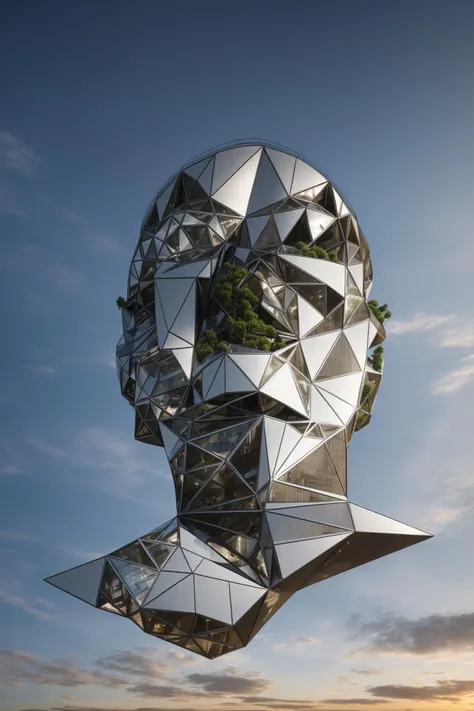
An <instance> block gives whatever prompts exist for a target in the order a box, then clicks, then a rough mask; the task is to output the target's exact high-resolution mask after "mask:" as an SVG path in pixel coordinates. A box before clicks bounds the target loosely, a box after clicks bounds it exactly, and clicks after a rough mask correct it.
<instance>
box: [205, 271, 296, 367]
mask: <svg viewBox="0 0 474 711" xmlns="http://www.w3.org/2000/svg"><path fill="white" fill-rule="evenodd" d="M224 267H225V268H226V270H227V273H226V275H225V276H224V277H221V279H219V281H218V282H217V285H216V296H217V298H218V300H219V302H220V304H221V306H222V308H223V309H224V311H225V312H226V316H225V318H224V323H223V326H224V328H225V331H224V334H223V338H220V337H219V335H218V333H217V332H216V331H215V330H213V329H209V330H207V331H204V333H203V340H202V341H201V342H200V343H198V344H197V346H196V352H197V356H198V359H199V360H200V361H201V360H203V358H205V357H206V356H208V355H210V354H211V353H219V352H220V353H222V352H228V351H229V350H230V345H231V344H232V343H235V344H238V345H242V346H246V347H247V348H255V349H256V350H259V351H275V350H278V349H279V348H283V347H284V346H285V345H286V341H283V340H281V339H280V338H279V337H278V333H277V330H276V328H275V327H274V326H271V325H270V324H267V323H265V321H264V320H263V319H262V318H260V317H259V316H258V314H257V313H256V312H255V308H256V307H257V305H258V303H259V298H258V296H257V295H256V294H255V293H254V292H253V291H252V290H251V289H250V288H249V286H248V285H247V284H245V283H244V280H245V278H246V277H247V276H248V269H246V268H245V267H238V266H236V265H235V264H231V263H230V262H226V263H225V264H224Z"/></svg>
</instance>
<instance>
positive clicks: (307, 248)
mask: <svg viewBox="0 0 474 711" xmlns="http://www.w3.org/2000/svg"><path fill="white" fill-rule="evenodd" d="M296 247H297V249H299V250H300V252H301V254H302V255H303V257H312V258H313V259H325V260H326V261H330V262H338V261H339V257H338V254H337V249H333V250H331V251H330V252H327V251H326V250H325V249H323V248H322V247H320V246H319V245H317V244H313V245H309V244H305V243H304V242H298V244H297V245H296Z"/></svg>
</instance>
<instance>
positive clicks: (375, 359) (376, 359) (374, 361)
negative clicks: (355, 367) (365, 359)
mask: <svg viewBox="0 0 474 711" xmlns="http://www.w3.org/2000/svg"><path fill="white" fill-rule="evenodd" d="M369 363H370V365H371V366H372V368H373V369H374V370H377V371H378V372H379V373H381V372H382V367H383V348H382V346H377V348H375V349H374V352H373V353H372V357H371V358H369Z"/></svg>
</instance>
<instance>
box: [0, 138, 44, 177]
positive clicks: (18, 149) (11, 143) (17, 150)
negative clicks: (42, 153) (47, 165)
mask: <svg viewBox="0 0 474 711" xmlns="http://www.w3.org/2000/svg"><path fill="white" fill-rule="evenodd" d="M38 162H39V158H38V156H37V155H36V153H35V152H34V150H33V149H32V148H31V147H30V146H27V145H26V143H24V141H22V140H21V138H18V136H14V135H13V133H10V131H6V130H5V129H0V164H1V166H3V168H10V169H13V170H16V171H19V172H20V173H24V174H25V175H32V174H33V173H34V172H35V170H36V167H37V165H38Z"/></svg>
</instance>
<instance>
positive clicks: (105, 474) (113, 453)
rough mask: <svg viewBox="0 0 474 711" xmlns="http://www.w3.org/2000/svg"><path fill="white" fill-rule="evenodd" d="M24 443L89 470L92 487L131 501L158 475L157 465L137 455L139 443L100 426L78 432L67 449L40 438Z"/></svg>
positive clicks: (47, 454)
mask: <svg viewBox="0 0 474 711" xmlns="http://www.w3.org/2000/svg"><path fill="white" fill-rule="evenodd" d="M26 444H27V445H28V446H29V447H30V448H31V449H33V450H35V451H36V452H40V453H41V454H44V455H46V456H49V457H52V458H54V459H65V460H67V461H68V462H69V463H70V464H71V465H76V466H82V467H87V468H89V469H91V470H92V471H93V472H94V479H93V482H94V485H96V486H98V487H99V488H101V489H103V490H105V491H107V492H110V491H111V490H112V491H113V493H115V494H116V495H118V496H122V497H124V498H129V499H130V498H133V496H132V494H133V492H134V491H136V490H137V489H138V488H139V487H140V486H142V485H143V484H145V483H146V482H147V480H148V479H149V477H150V475H152V476H154V477H156V476H157V475H160V473H161V472H160V467H159V463H158V464H157V466H156V467H152V466H150V465H149V464H147V463H146V462H145V461H144V460H143V459H141V458H140V457H139V456H137V451H136V447H138V446H140V445H139V444H137V443H136V442H135V441H132V442H130V441H129V440H126V439H125V438H124V437H121V436H120V435H119V434H115V433H111V432H107V431H106V430H104V429H103V428H101V427H90V428H87V429H85V430H82V431H81V432H78V433H77V434H76V435H75V436H74V437H73V439H72V440H71V442H70V443H69V445H68V446H67V447H64V446H57V445H55V444H51V443H50V442H46V441H44V440H40V439H30V440H27V441H26ZM111 472H112V474H111ZM163 473H164V472H163ZM112 476H113V479H112ZM142 503H143V502H142Z"/></svg>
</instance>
